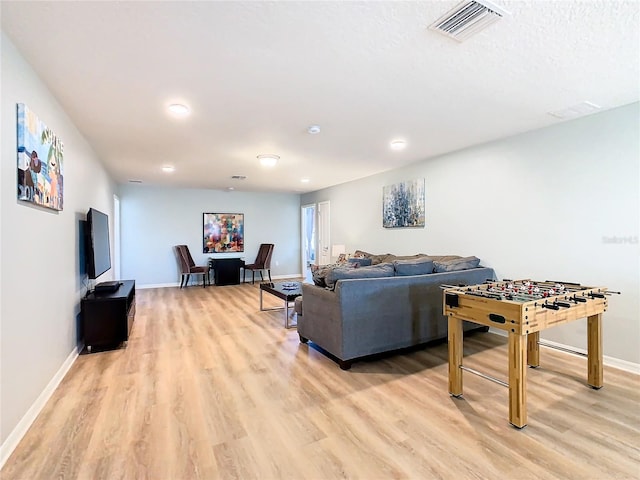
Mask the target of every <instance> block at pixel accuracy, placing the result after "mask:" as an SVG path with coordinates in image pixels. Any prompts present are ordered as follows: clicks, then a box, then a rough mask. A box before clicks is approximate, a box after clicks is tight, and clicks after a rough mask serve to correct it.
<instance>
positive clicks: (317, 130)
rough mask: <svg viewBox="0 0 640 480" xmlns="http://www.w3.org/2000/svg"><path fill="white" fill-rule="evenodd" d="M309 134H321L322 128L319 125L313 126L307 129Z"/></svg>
mask: <svg viewBox="0 0 640 480" xmlns="http://www.w3.org/2000/svg"><path fill="white" fill-rule="evenodd" d="M307 132H309V133H310V134H311V135H315V134H317V133H320V126H319V125H311V126H310V127H309V128H308V129H307Z"/></svg>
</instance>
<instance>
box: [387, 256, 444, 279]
mask: <svg viewBox="0 0 640 480" xmlns="http://www.w3.org/2000/svg"><path fill="white" fill-rule="evenodd" d="M393 268H394V270H395V272H396V275H398V276H404V275H426V274H428V273H433V268H434V265H433V260H432V259H431V258H429V257H420V258H416V259H413V260H394V261H393Z"/></svg>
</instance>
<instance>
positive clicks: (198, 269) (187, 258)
mask: <svg viewBox="0 0 640 480" xmlns="http://www.w3.org/2000/svg"><path fill="white" fill-rule="evenodd" d="M173 249H174V251H175V253H176V260H177V261H178V269H179V271H180V288H182V287H186V286H187V285H188V283H189V277H190V276H191V275H192V274H193V275H202V287H203V288H204V287H206V286H207V282H209V285H211V280H210V279H209V266H206V267H203V266H197V265H196V264H195V262H194V261H193V257H192V256H191V252H189V247H187V246H186V245H176V246H175V247H173ZM183 284H184V285H183Z"/></svg>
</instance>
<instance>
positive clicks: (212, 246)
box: [202, 213, 244, 253]
mask: <svg viewBox="0 0 640 480" xmlns="http://www.w3.org/2000/svg"><path fill="white" fill-rule="evenodd" d="M202 238H203V246H202V251H203V253H224V252H244V214H243V213H203V227H202Z"/></svg>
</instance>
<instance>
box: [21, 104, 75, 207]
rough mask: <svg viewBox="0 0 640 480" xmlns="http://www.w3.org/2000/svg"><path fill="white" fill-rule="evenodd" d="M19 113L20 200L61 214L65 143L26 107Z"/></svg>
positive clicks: (23, 105)
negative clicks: (59, 211) (58, 211)
mask: <svg viewBox="0 0 640 480" xmlns="http://www.w3.org/2000/svg"><path fill="white" fill-rule="evenodd" d="M17 110H18V122H17V126H18V132H17V133H18V200H23V201H25V202H31V203H35V204H36V205H41V206H43V207H47V208H51V209H53V210H62V206H63V202H62V200H63V182H62V179H63V175H62V172H63V168H62V167H63V154H64V146H63V144H62V141H61V140H60V139H59V138H58V137H57V136H56V134H55V133H53V131H52V130H51V129H49V128H48V127H47V126H46V125H45V124H44V123H43V122H42V121H41V120H40V119H39V118H38V117H37V115H36V114H35V113H33V111H31V110H30V109H29V107H27V106H26V105H25V104H23V103H19V104H18V109H17Z"/></svg>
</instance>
